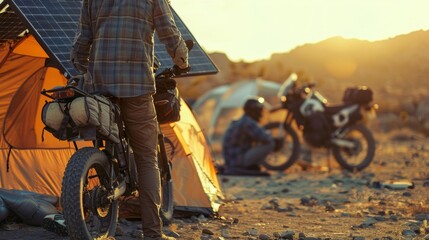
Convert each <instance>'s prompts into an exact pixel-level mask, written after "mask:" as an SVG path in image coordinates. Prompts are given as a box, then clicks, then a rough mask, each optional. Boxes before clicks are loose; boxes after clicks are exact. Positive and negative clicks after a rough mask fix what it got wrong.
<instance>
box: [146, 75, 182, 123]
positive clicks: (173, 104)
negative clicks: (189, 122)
mask: <svg viewBox="0 0 429 240" xmlns="http://www.w3.org/2000/svg"><path fill="white" fill-rule="evenodd" d="M155 84H156V93H155V95H153V100H154V103H155V110H156V116H157V118H158V122H159V123H160V124H163V123H172V122H177V121H179V120H180V96H179V91H178V90H177V88H176V81H175V80H174V79H171V78H162V79H157V80H156V82H155Z"/></svg>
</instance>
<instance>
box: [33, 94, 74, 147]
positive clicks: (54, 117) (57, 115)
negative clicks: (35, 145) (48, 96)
mask: <svg viewBox="0 0 429 240" xmlns="http://www.w3.org/2000/svg"><path fill="white" fill-rule="evenodd" d="M68 104H69V103H61V102H58V101H52V102H46V103H45V105H43V108H42V116H41V117H42V122H43V124H44V125H45V129H46V130H47V131H48V132H50V133H52V135H54V137H56V138H58V139H59V140H67V139H69V138H72V137H74V136H76V135H77V133H76V132H75V131H73V128H72V126H71V125H70V124H69V120H70V116H69V115H68V114H67V111H68Z"/></svg>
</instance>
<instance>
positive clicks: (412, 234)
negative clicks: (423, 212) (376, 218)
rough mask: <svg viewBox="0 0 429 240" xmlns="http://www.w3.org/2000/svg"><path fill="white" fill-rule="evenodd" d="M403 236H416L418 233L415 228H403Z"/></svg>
mask: <svg viewBox="0 0 429 240" xmlns="http://www.w3.org/2000/svg"><path fill="white" fill-rule="evenodd" d="M402 236H411V237H415V236H417V234H416V233H415V232H414V231H413V230H402Z"/></svg>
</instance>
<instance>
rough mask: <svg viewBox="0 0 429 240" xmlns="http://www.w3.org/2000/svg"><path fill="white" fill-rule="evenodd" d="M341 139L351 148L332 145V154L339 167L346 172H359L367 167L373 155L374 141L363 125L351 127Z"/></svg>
mask: <svg viewBox="0 0 429 240" xmlns="http://www.w3.org/2000/svg"><path fill="white" fill-rule="evenodd" d="M346 131H347V132H346V133H345V135H344V137H343V138H342V139H344V140H346V141H349V142H351V143H352V145H353V147H345V146H337V145H334V147H333V149H332V152H333V154H334V158H335V160H337V162H338V163H339V164H340V166H341V167H342V168H344V169H346V170H348V171H351V172H355V171H361V170H363V169H364V168H366V167H368V166H369V164H370V163H371V162H372V160H373V158H374V154H375V140H374V137H373V136H372V133H371V132H370V131H369V130H368V128H366V127H365V126H364V125H353V126H350V127H348V128H347V129H346Z"/></svg>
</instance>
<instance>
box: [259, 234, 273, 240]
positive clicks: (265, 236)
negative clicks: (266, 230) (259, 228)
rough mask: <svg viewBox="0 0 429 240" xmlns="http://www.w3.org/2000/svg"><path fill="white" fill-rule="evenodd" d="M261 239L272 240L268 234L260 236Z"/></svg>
mask: <svg viewBox="0 0 429 240" xmlns="http://www.w3.org/2000/svg"><path fill="white" fill-rule="evenodd" d="M259 239H261V240H270V239H271V238H270V236H268V235H267V234H260V235H259Z"/></svg>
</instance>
